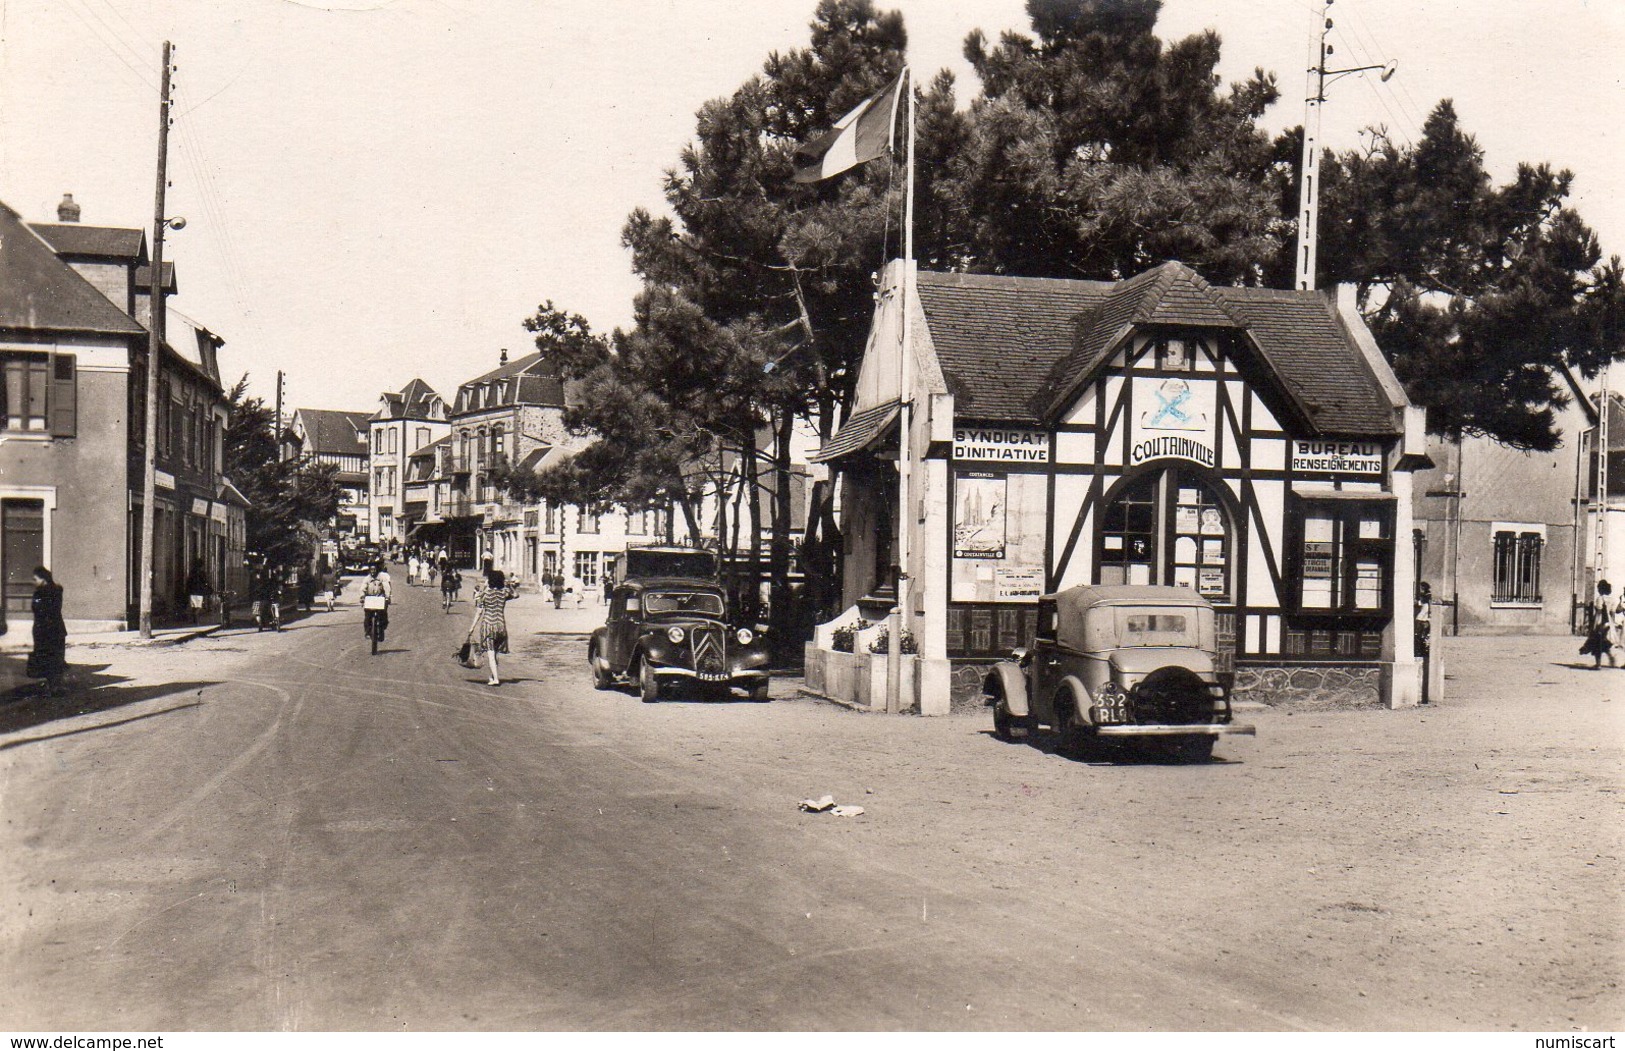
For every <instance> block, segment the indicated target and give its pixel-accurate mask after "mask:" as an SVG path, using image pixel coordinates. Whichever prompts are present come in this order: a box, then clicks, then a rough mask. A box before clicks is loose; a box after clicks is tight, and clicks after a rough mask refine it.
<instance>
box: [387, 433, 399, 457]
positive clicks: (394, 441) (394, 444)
mask: <svg viewBox="0 0 1625 1051" xmlns="http://www.w3.org/2000/svg"><path fill="white" fill-rule="evenodd" d="M399 443H400V432H399V431H397V430H396V429H395V428H393V427H391V428H390V429H389V451H390V452H392V453H398V452H400V451H401V450H400V444H399Z"/></svg>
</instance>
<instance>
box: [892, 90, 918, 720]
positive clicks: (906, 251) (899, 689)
mask: <svg viewBox="0 0 1625 1051" xmlns="http://www.w3.org/2000/svg"><path fill="white" fill-rule="evenodd" d="M902 81H903V84H902V85H901V86H900V87H899V88H898V90H899V91H900V92H903V91H906V92H907V98H908V152H907V155H906V158H907V159H906V160H905V162H904V169H905V172H904V180H903V187H904V189H903V288H902V297H901V303H902V311H903V318H902V324H901V325H900V326H899V328H900V339H901V345H900V346H899V347H898V348H897V580H896V591H897V594H896V599H897V605H896V606H894V607H893V608H892V611H891V617H890V620H891V623H890V625H888V631H887V635H888V645H887V646H886V710H887V711H889V712H900V711H902V710H903V656H902V654H903V632H904V630H906V629H907V628H908V626H909V625H910V624H911V623H912V622H913V619H914V618H913V616H912V613H913V601H912V596H911V590H912V589H911V587H910V580H909V572H908V566H909V530H910V528H911V527H912V524H913V523H912V522H911V521H910V515H909V508H910V506H911V502H910V500H909V482H910V477H911V475H912V470H911V466H912V465H911V463H910V457H911V450H910V441H909V437H910V435H909V431H910V424H911V417H912V415H913V414H912V412H911V411H910V410H911V407H912V394H911V392H910V391H909V382H908V359H909V353H910V351H911V350H912V346H913V344H912V342H911V340H912V336H913V324H912V322H911V314H912V307H911V304H912V302H913V298H914V297H913V294H912V292H913V285H914V74H913V72H912V71H911V70H910V69H909V68H908V67H907V66H904V67H903V76H902Z"/></svg>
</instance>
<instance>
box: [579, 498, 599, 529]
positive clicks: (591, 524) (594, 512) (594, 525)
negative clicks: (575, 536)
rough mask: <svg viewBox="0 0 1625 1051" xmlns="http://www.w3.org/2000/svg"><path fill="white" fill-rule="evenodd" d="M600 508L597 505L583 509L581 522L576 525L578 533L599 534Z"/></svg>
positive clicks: (588, 505) (590, 505) (589, 505)
mask: <svg viewBox="0 0 1625 1051" xmlns="http://www.w3.org/2000/svg"><path fill="white" fill-rule="evenodd" d="M598 517H599V508H598V506H597V505H596V504H587V505H586V506H584V507H583V508H582V509H581V520H580V522H579V523H578V524H577V525H576V532H578V533H596V532H598Z"/></svg>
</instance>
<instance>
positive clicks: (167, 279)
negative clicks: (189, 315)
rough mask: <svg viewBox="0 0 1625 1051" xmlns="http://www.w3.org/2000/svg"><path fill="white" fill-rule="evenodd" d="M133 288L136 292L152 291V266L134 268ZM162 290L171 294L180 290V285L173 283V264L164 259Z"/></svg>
mask: <svg viewBox="0 0 1625 1051" xmlns="http://www.w3.org/2000/svg"><path fill="white" fill-rule="evenodd" d="M135 289H136V291H137V292H147V293H151V292H152V267H151V266H150V265H143V266H138V267H136V268H135ZM164 291H165V292H168V293H170V294H171V295H173V294H174V293H176V292H178V291H180V286H179V285H177V284H176V283H175V264H174V263H171V262H169V261H168V260H165V261H164Z"/></svg>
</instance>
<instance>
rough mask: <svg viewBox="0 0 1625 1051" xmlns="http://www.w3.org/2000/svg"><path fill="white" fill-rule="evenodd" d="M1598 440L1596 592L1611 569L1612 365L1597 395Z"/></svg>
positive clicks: (1605, 369) (1593, 577)
mask: <svg viewBox="0 0 1625 1051" xmlns="http://www.w3.org/2000/svg"><path fill="white" fill-rule="evenodd" d="M1597 409H1598V411H1597V443H1596V448H1595V449H1594V450H1593V452H1594V454H1595V455H1596V457H1597V498H1596V500H1595V501H1593V503H1592V507H1593V508H1594V509H1595V510H1594V513H1595V514H1596V516H1597V528H1596V533H1595V535H1594V537H1593V539H1592V547H1591V554H1592V558H1593V559H1594V560H1595V567H1594V568H1593V569H1592V572H1591V587H1592V589H1593V592H1595V589H1596V587H1597V582H1598V581H1599V580H1602V579H1603V578H1604V576H1605V575H1606V574H1607V572H1608V503H1609V501H1608V445H1609V441H1608V417H1609V415H1610V413H1609V411H1608V366H1606V365H1604V366H1603V369H1602V385H1601V389H1600V390H1599V392H1598V395H1597Z"/></svg>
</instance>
